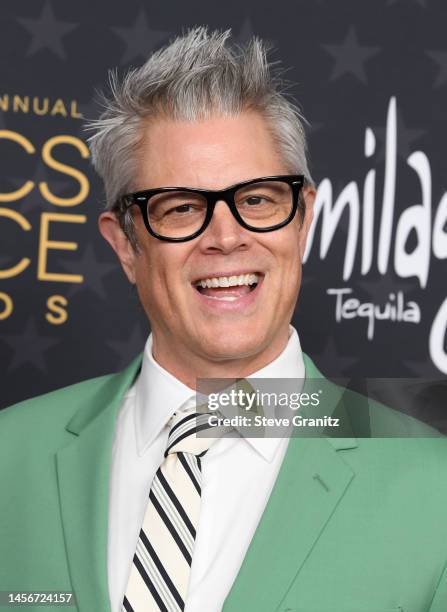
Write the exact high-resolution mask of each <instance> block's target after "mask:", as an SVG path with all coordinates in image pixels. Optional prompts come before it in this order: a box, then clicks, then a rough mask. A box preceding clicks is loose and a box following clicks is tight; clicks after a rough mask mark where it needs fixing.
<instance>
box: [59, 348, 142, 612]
mask: <svg viewBox="0 0 447 612" xmlns="http://www.w3.org/2000/svg"><path fill="white" fill-rule="evenodd" d="M140 363H141V355H140V356H138V357H137V358H136V359H135V360H134V361H133V362H132V363H131V364H130V365H129V366H128V367H127V368H126V369H125V370H124V371H123V372H121V373H119V374H117V375H115V376H113V377H111V378H110V379H109V380H108V381H107V382H106V383H105V384H104V386H103V388H102V389H101V390H100V391H98V392H97V394H96V395H95V396H94V397H93V398H92V399H91V400H90V401H89V402H88V403H86V404H85V405H83V406H82V407H81V408H80V409H79V410H78V411H77V413H76V414H75V415H74V417H73V418H72V419H71V421H70V422H69V423H68V425H67V426H66V429H67V430H68V431H70V432H71V433H72V434H74V436H75V438H74V440H73V442H72V443H71V444H69V445H68V446H66V447H64V448H62V449H60V450H59V451H58V452H57V453H56V464H57V476H58V487H59V499H60V509H61V515H62V524H63V530H64V538H65V546H66V554H67V558H68V567H69V571H70V577H71V581H72V585H73V590H74V592H75V596H76V600H77V605H78V609H79V610H80V612H91V611H92V610H101V611H102V612H106V611H108V610H110V604H109V592H108V581H107V526H108V505H109V478H110V463H111V454H112V443H113V437H114V430H115V421H116V417H117V413H118V409H119V407H120V406H121V403H122V400H123V395H124V393H125V392H126V391H127V389H128V388H129V387H130V386H131V384H132V382H133V380H134V378H135V376H136V374H137V372H138V368H139V366H140Z"/></svg>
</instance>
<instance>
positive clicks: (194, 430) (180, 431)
mask: <svg viewBox="0 0 447 612" xmlns="http://www.w3.org/2000/svg"><path fill="white" fill-rule="evenodd" d="M209 418H210V413H209V412H205V413H203V412H197V411H196V410H194V411H188V412H178V413H177V412H175V413H174V415H173V419H172V423H171V429H170V431H169V436H168V444H167V447H166V451H165V457H167V456H168V455H170V454H171V453H178V452H183V453H191V454H192V455H196V456H199V457H201V456H203V455H204V454H205V453H206V452H207V451H208V450H209V448H210V447H211V445H212V444H213V443H214V442H215V441H216V439H218V438H220V437H222V435H223V434H224V433H226V432H227V431H230V429H231V428H229V427H226V428H224V427H216V426H213V425H211V424H210V422H209ZM211 429H212V430H213V436H211V435H210V434H205V433H204V432H206V431H207V430H211ZM201 432H202V433H201Z"/></svg>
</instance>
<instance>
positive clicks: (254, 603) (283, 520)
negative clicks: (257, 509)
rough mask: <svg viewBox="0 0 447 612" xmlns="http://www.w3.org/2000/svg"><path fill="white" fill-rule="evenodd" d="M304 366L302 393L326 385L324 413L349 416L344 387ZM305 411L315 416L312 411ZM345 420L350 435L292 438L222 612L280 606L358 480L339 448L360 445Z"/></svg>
mask: <svg viewBox="0 0 447 612" xmlns="http://www.w3.org/2000/svg"><path fill="white" fill-rule="evenodd" d="M305 365H306V383H305V387H304V389H303V391H308V392H312V391H315V390H318V388H321V387H323V389H324V390H326V391H327V393H328V394H329V396H330V399H329V401H325V402H323V403H322V404H321V408H320V411H321V414H327V415H328V414H330V413H332V414H333V415H334V414H336V413H337V414H338V415H340V414H342V415H345V410H344V408H343V398H342V391H341V390H340V388H339V387H336V386H335V385H332V383H330V382H329V381H327V380H326V379H325V378H324V377H323V376H322V374H321V373H320V372H319V371H318V370H317V369H316V368H315V366H314V365H313V363H312V361H311V360H310V359H309V358H307V357H306V356H305ZM318 379H320V381H318ZM317 412H318V410H317ZM302 413H304V415H305V414H306V413H307V414H308V416H316V414H315V411H314V412H313V413H312V409H307V410H303V411H302ZM341 423H342V424H343V425H344V428H345V429H344V432H343V435H344V436H347V437H337V438H328V437H318V438H313V439H311V438H310V437H307V434H306V433H305V432H304V431H303V433H302V434H301V435H299V437H295V438H291V439H290V441H289V445H288V448H287V452H286V455H285V457H284V460H283V463H282V466H281V469H280V471H279V474H278V477H277V479H276V482H275V485H274V488H273V490H272V493H271V495H270V498H269V501H268V503H267V506H266V508H265V510H264V513H263V515H262V517H261V520H260V522H259V525H258V527H257V530H256V532H255V535H254V537H253V539H252V541H251V543H250V546H249V549H248V552H247V554H246V556H245V559H244V562H243V564H242V567H241V569H240V571H239V574H238V576H237V578H236V581H235V582H234V584H233V587H232V589H231V591H230V593H229V595H228V597H227V599H226V600H225V605H224V607H223V612H240V610H246V611H247V612H248V611H249V610H256V612H272V611H274V610H276V609H277V608H278V606H279V605H280V603H281V601H282V599H283V598H284V596H285V594H286V592H287V590H288V588H289V587H290V585H291V583H292V582H293V580H294V579H295V578H296V576H297V574H298V573H299V571H300V570H301V568H302V566H303V564H304V563H305V562H306V559H307V557H308V555H309V554H310V553H311V551H312V548H313V547H314V545H315V543H316V542H317V540H318V538H319V537H320V535H321V534H322V532H323V531H324V528H325V526H326V524H327V523H328V521H330V519H331V516H332V513H333V511H334V509H335V507H336V506H337V505H338V504H339V503H340V502H341V500H342V498H343V496H344V494H345V493H346V491H347V489H348V487H349V485H350V483H351V481H352V479H353V478H354V473H353V471H352V470H351V468H350V467H349V466H348V464H347V463H345V462H344V461H343V460H342V459H341V458H340V456H339V455H338V451H339V450H342V449H345V450H347V449H352V448H355V447H356V446H357V443H356V440H355V438H353V437H349V434H350V431H351V430H350V427H349V419H347V418H346V419H341ZM297 433H299V432H297ZM325 433H326V431H325V432H323V435H324V434H325ZM240 520H243V517H240Z"/></svg>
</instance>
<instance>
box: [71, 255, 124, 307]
mask: <svg viewBox="0 0 447 612" xmlns="http://www.w3.org/2000/svg"><path fill="white" fill-rule="evenodd" d="M68 257H69V258H70V259H69V260H68ZM59 266H60V267H61V268H63V269H64V270H65V271H66V272H68V273H70V274H82V276H83V277H84V280H83V282H82V283H71V286H70V289H69V290H68V291H67V296H68V297H71V296H72V295H73V294H75V293H77V292H78V291H81V290H85V289H89V290H90V291H92V292H93V293H94V294H95V295H96V296H97V297H98V298H100V299H102V300H105V299H106V298H107V297H108V295H109V294H108V292H107V291H106V289H105V287H104V279H105V278H106V277H107V276H108V275H109V274H111V273H112V272H116V271H117V270H118V269H119V263H118V262H117V263H110V262H104V261H100V260H99V259H98V257H97V256H96V253H95V250H94V248H93V245H92V244H88V245H87V246H86V247H84V248H83V250H82V253H81V255H80V256H79V255H78V257H76V255H74V256H73V253H69V254H67V256H66V259H64V261H60V263H59Z"/></svg>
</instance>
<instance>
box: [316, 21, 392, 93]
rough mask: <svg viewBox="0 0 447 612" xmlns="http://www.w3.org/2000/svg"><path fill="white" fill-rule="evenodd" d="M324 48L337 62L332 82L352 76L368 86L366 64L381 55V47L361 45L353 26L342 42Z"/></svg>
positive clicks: (330, 78)
mask: <svg viewBox="0 0 447 612" xmlns="http://www.w3.org/2000/svg"><path fill="white" fill-rule="evenodd" d="M322 47H323V49H324V50H325V51H327V52H328V53H329V54H330V55H331V56H332V57H333V58H334V60H335V63H334V67H333V69H332V73H331V76H330V77H329V80H330V81H335V80H337V79H339V78H340V77H342V76H344V75H352V76H354V77H355V78H356V79H357V80H358V81H360V82H361V83H363V84H364V85H366V84H367V77H366V70H365V63H366V62H367V61H368V60H369V59H371V58H373V57H374V56H375V55H377V54H378V53H379V51H380V47H368V46H364V45H360V43H359V40H358V36H357V32H356V29H355V27H354V26H352V25H351V26H350V27H349V30H348V32H347V34H346V36H345V38H344V39H343V41H342V42H340V43H339V44H325V45H322Z"/></svg>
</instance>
